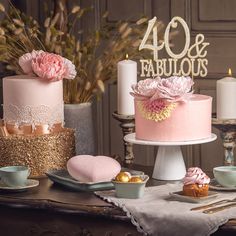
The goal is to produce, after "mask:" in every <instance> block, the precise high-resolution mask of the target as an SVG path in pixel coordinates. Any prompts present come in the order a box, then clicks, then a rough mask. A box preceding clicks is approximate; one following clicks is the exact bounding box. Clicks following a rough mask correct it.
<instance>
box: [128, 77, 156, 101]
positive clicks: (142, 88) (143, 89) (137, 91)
mask: <svg viewBox="0 0 236 236" xmlns="http://www.w3.org/2000/svg"><path fill="white" fill-rule="evenodd" d="M157 85H158V79H145V80H140V81H139V82H138V83H137V84H135V85H133V86H132V89H133V92H131V93H130V94H131V95H132V96H134V97H135V98H137V99H139V100H146V99H149V98H152V97H153V96H154V95H155V94H156V90H157Z"/></svg>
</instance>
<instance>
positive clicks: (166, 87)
mask: <svg viewBox="0 0 236 236" xmlns="http://www.w3.org/2000/svg"><path fill="white" fill-rule="evenodd" d="M192 85H193V80H192V79H191V78H190V77H184V76H181V77H177V76H172V77H169V78H166V79H161V78H158V83H157V92H156V94H155V96H154V97H155V98H159V99H166V100H167V101H170V102H177V101H186V100H187V99H188V97H189V96H190V95H191V94H192V92H191V88H192Z"/></svg>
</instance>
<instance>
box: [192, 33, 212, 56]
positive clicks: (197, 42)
mask: <svg viewBox="0 0 236 236" xmlns="http://www.w3.org/2000/svg"><path fill="white" fill-rule="evenodd" d="M204 39H205V37H204V35H203V34H197V35H196V38H195V44H193V45H192V46H191V47H190V48H189V50H188V57H189V58H197V57H200V58H202V57H205V56H206V55H207V51H204V50H205V48H206V46H208V45H209V43H204ZM200 45H202V47H200ZM194 48H196V55H195V56H194V55H191V51H192V50H193V49H194Z"/></svg>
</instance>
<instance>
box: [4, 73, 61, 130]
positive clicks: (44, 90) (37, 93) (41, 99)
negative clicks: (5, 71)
mask: <svg viewBox="0 0 236 236" xmlns="http://www.w3.org/2000/svg"><path fill="white" fill-rule="evenodd" d="M3 119H4V121H5V122H6V123H7V124H13V125H15V126H21V125H30V126H33V127H35V126H38V125H48V126H49V127H52V126H53V125H54V124H58V123H61V124H63V122H64V109H63V84H62V81H56V82H48V81H44V80H42V79H39V78H37V77H33V76H27V75H17V76H10V77H5V78H3Z"/></svg>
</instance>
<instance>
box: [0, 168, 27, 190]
mask: <svg viewBox="0 0 236 236" xmlns="http://www.w3.org/2000/svg"><path fill="white" fill-rule="evenodd" d="M29 175H30V169H29V168H28V167H27V166H6V167H2V168H0V179H1V181H2V182H3V183H4V184H6V185H7V186H9V187H19V186H25V185H26V181H27V178H28V177H29Z"/></svg>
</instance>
